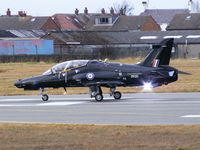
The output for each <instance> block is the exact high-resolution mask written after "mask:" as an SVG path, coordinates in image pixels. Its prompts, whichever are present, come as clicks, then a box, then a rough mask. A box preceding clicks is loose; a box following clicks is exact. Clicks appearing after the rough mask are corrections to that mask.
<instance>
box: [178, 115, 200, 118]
mask: <svg viewBox="0 0 200 150" xmlns="http://www.w3.org/2000/svg"><path fill="white" fill-rule="evenodd" d="M181 118H200V115H185V116H181Z"/></svg>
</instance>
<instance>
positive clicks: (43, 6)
mask: <svg viewBox="0 0 200 150" xmlns="http://www.w3.org/2000/svg"><path fill="white" fill-rule="evenodd" d="M123 1H124V0H16V1H14V0H2V1H1V5H0V14H1V15H4V14H5V12H6V10H7V8H10V9H11V12H12V14H17V12H18V11H19V10H22V11H26V12H27V14H28V15H33V16H50V15H53V14H55V13H74V10H75V8H78V9H79V11H80V12H83V10H84V8H85V7H87V8H88V10H89V13H94V12H100V10H101V8H105V9H106V11H107V12H108V11H109V8H110V7H111V6H113V4H114V3H122V2H123ZM127 1H129V2H130V3H131V4H132V5H133V6H134V14H139V13H140V12H141V11H142V10H143V7H142V4H141V3H142V1H143V0H127ZM188 1H189V0H149V8H154V9H155V8H157V9H158V8H159V9H164V8H165V9H169V8H187V7H188Z"/></svg>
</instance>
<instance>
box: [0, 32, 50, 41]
mask: <svg viewBox="0 0 200 150" xmlns="http://www.w3.org/2000/svg"><path fill="white" fill-rule="evenodd" d="M46 34H47V32H45V31H42V30H0V38H1V39H2V38H41V37H42V36H44V35H46Z"/></svg>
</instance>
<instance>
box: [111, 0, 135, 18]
mask: <svg viewBox="0 0 200 150" xmlns="http://www.w3.org/2000/svg"><path fill="white" fill-rule="evenodd" d="M113 8H114V10H115V13H116V14H119V15H132V14H133V10H134V7H133V5H132V4H131V3H130V2H129V1H126V0H124V1H123V2H122V3H121V4H120V3H114V4H113Z"/></svg>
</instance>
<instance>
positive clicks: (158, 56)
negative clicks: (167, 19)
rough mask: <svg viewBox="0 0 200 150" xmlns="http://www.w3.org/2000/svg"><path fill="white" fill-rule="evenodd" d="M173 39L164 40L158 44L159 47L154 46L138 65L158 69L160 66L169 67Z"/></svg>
mask: <svg viewBox="0 0 200 150" xmlns="http://www.w3.org/2000/svg"><path fill="white" fill-rule="evenodd" d="M173 43H174V39H165V40H163V41H162V42H160V44H159V46H156V47H155V48H154V49H153V50H152V51H151V52H150V53H149V54H148V55H147V57H146V58H145V60H144V61H143V62H142V63H140V65H142V66H146V67H159V66H162V65H169V62H170V57H171V51H172V47H173Z"/></svg>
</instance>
